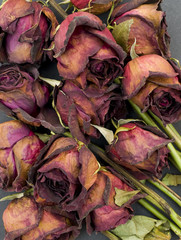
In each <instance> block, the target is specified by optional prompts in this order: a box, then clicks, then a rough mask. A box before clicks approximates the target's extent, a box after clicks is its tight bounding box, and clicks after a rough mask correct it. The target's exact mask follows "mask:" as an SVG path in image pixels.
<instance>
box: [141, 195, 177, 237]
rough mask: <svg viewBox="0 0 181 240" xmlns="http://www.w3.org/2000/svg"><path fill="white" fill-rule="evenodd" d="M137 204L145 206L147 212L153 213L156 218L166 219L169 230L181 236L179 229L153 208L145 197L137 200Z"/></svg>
mask: <svg viewBox="0 0 181 240" xmlns="http://www.w3.org/2000/svg"><path fill="white" fill-rule="evenodd" d="M138 202H139V204H141V205H142V206H143V207H144V208H146V209H147V210H148V211H149V212H151V213H152V214H153V215H155V216H156V217H157V218H159V219H161V220H167V221H168V222H169V223H170V228H171V230H172V231H173V232H174V233H175V234H176V235H177V236H179V237H181V229H180V228H178V227H177V225H175V224H174V223H173V222H171V221H170V220H168V219H167V218H166V217H165V216H164V215H163V214H161V213H160V212H159V211H158V210H157V209H155V208H154V207H153V206H152V205H151V204H149V203H148V202H147V201H146V200H145V199H140V200H138Z"/></svg>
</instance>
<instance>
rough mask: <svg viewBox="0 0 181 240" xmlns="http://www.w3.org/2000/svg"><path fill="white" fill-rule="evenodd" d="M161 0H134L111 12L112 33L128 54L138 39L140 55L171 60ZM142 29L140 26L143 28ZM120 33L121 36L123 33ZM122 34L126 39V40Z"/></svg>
mask: <svg viewBox="0 0 181 240" xmlns="http://www.w3.org/2000/svg"><path fill="white" fill-rule="evenodd" d="M160 2H161V1H160V0H156V1H154V3H153V1H152V2H151V1H149V0H139V1H137V0H132V1H129V2H127V3H125V4H121V5H119V6H118V7H116V8H115V10H114V11H113V13H112V25H114V24H116V26H114V29H113V31H112V34H113V36H114V38H115V40H116V41H117V43H118V44H120V45H121V46H122V47H123V49H124V50H125V51H126V52H127V53H128V54H129V53H130V49H131V46H132V45H133V43H134V42H135V40H136V46H135V51H136V54H137V55H145V54H153V53H155V54H159V55H162V56H167V57H170V50H169V43H170V37H169V36H168V34H167V24H166V20H165V13H164V12H163V11H161V9H160ZM140 26H141V27H140ZM120 33H121V34H120ZM123 35H124V36H126V37H125V38H123Z"/></svg>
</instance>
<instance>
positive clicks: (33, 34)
mask: <svg viewBox="0 0 181 240" xmlns="http://www.w3.org/2000/svg"><path fill="white" fill-rule="evenodd" d="M57 25H58V22H57V20H56V17H55V15H54V13H53V12H52V11H51V10H50V9H49V8H48V7H46V6H44V5H42V4H40V3H38V2H31V1H26V0H7V1H6V2H5V3H4V4H3V6H2V8H1V11H0V28H1V34H0V42H1V45H0V50H1V51H0V61H1V62H11V63H19V64H21V63H40V62H41V60H42V57H43V55H44V53H45V51H44V49H46V48H48V47H49V44H50V42H51V41H52V39H53V37H54V35H55V31H56V27H57Z"/></svg>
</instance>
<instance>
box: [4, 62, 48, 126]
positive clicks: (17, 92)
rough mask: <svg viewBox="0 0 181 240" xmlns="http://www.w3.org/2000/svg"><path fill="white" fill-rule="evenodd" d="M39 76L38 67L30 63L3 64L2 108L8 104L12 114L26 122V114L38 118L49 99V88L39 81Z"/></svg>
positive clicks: (36, 123)
mask: <svg viewBox="0 0 181 240" xmlns="http://www.w3.org/2000/svg"><path fill="white" fill-rule="evenodd" d="M38 76H39V73H38V71H37V69H36V68H34V67H33V66H30V65H26V66H17V65H5V66H1V67H0V108H2V109H4V106H6V107H7V108H8V109H10V110H11V111H12V114H11V115H15V116H16V117H17V118H19V119H20V120H22V121H24V122H27V121H26V119H25V116H26V115H30V116H31V117H34V118H36V116H37V115H38V114H39V112H40V109H41V108H43V107H44V106H45V104H46V103H47V102H48V99H49V90H48V88H47V87H46V86H45V85H43V84H41V83H40V81H38V80H39V78H38ZM24 115H25V116H24ZM30 122H31V121H30ZM32 124H33V123H32ZM34 124H35V125H39V123H38V122H34Z"/></svg>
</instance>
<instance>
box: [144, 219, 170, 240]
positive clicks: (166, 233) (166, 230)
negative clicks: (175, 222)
mask: <svg viewBox="0 0 181 240" xmlns="http://www.w3.org/2000/svg"><path fill="white" fill-rule="evenodd" d="M155 239H156V240H169V239H171V233H170V224H169V222H163V221H161V220H158V221H157V222H156V224H155V227H154V228H153V230H152V231H151V232H150V233H148V234H147V235H146V237H145V238H144V240H155Z"/></svg>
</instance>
